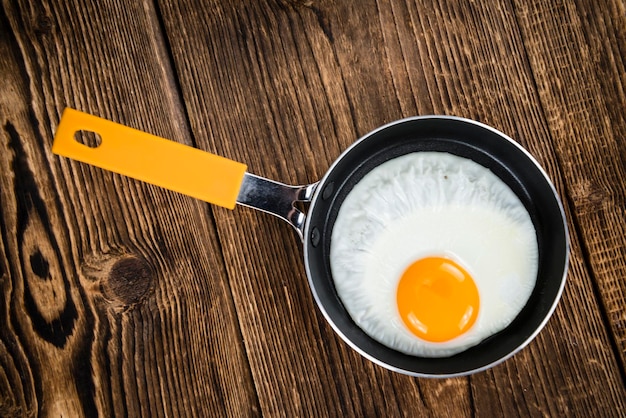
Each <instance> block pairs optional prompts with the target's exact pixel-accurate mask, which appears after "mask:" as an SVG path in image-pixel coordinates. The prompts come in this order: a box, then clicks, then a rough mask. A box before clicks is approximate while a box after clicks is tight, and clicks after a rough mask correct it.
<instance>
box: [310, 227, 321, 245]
mask: <svg viewBox="0 0 626 418" xmlns="http://www.w3.org/2000/svg"><path fill="white" fill-rule="evenodd" d="M320 238H321V235H320V230H319V229H317V227H316V226H315V227H313V230H311V244H313V246H314V247H317V246H318V244H319V243H320Z"/></svg>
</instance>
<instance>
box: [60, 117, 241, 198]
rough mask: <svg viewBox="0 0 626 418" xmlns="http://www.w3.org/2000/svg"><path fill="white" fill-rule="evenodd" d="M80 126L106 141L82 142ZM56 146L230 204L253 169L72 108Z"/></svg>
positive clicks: (82, 158)
mask: <svg viewBox="0 0 626 418" xmlns="http://www.w3.org/2000/svg"><path fill="white" fill-rule="evenodd" d="M79 131H89V132H95V133H96V134H98V135H99V136H100V139H101V142H100V144H99V145H98V146H97V147H95V148H92V147H90V146H88V145H85V144H82V143H80V142H78V141H77V140H76V133H77V132H79ZM52 152H53V153H55V154H58V155H61V156H64V157H69V158H72V159H74V160H78V161H81V162H84V163H88V164H91V165H94V166H96V167H100V168H104V169H106V170H109V171H113V172H115V173H118V174H123V175H125V176H128V177H132V178H135V179H138V180H142V181H145V182H147V183H151V184H155V185H157V186H161V187H164V188H166V189H169V190H173V191H175V192H179V193H183V194H186V195H189V196H193V197H195V198H198V199H202V200H205V201H207V202H210V203H213V204H215V205H219V206H223V207H225V208H228V209H233V208H234V207H235V204H236V203H237V195H238V194H239V189H240V188H241V183H242V181H243V176H244V174H245V172H246V169H247V167H246V165H245V164H241V163H238V162H236V161H232V160H229V159H227V158H223V157H220V156H217V155H213V154H210V153H208V152H205V151H202V150H199V149H197V148H193V147H190V146H187V145H183V144H180V143H178V142H174V141H169V140H167V139H165V138H161V137H158V136H155V135H151V134H149V133H146V132H142V131H139V130H137V129H133V128H129V127H128V126H124V125H120V124H119V123H115V122H111V121H109V120H106V119H102V118H99V117H97V116H93V115H90V114H88V113H84V112H80V111H78V110H75V109H71V108H66V109H65V111H64V112H63V116H62V117H61V122H60V123H59V126H58V128H57V132H56V135H55V137H54V144H53V145H52Z"/></svg>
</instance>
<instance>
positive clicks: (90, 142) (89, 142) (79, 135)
mask: <svg viewBox="0 0 626 418" xmlns="http://www.w3.org/2000/svg"><path fill="white" fill-rule="evenodd" d="M74 139H75V140H76V142H78V143H80V144H83V145H86V146H88V147H89V148H98V147H99V146H100V144H102V137H101V136H100V135H98V134H97V133H96V132H93V131H85V130H80V131H76V133H75V134H74Z"/></svg>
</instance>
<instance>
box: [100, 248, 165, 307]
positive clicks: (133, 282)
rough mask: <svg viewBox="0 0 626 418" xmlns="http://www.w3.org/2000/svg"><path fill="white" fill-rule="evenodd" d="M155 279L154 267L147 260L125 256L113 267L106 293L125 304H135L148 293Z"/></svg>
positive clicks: (106, 285)
mask: <svg viewBox="0 0 626 418" xmlns="http://www.w3.org/2000/svg"><path fill="white" fill-rule="evenodd" d="M153 279H154V274H153V271H152V268H151V267H150V265H149V264H148V263H147V262H146V261H145V260H143V259H141V258H139V257H135V256H128V257H124V258H122V259H120V260H118V261H116V262H115V264H114V265H113V267H112V268H111V270H110V272H109V275H108V277H107V280H106V284H105V286H104V290H105V294H106V296H107V297H109V298H111V299H114V300H117V301H119V302H120V303H122V304H123V305H126V306H128V305H134V304H137V303H139V302H141V301H142V300H143V299H144V298H145V297H146V296H147V295H148V293H149V292H150V289H151V288H152V282H153Z"/></svg>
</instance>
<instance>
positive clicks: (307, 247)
mask: <svg viewBox="0 0 626 418" xmlns="http://www.w3.org/2000/svg"><path fill="white" fill-rule="evenodd" d="M420 120H442V121H455V122H461V123H466V124H470V125H475V126H477V127H479V128H481V129H485V130H487V131H490V132H492V133H493V134H495V135H497V136H499V137H501V138H502V139H504V140H506V141H507V142H508V143H509V144H511V145H513V146H514V147H515V148H517V150H518V151H519V152H521V153H522V154H523V155H524V156H525V157H526V159H527V160H528V161H529V162H531V163H532V164H533V165H534V166H535V168H536V169H537V170H538V171H539V173H540V174H541V176H542V177H543V179H544V180H545V182H546V184H547V185H548V186H549V188H550V190H551V192H552V195H553V196H554V200H555V201H556V203H557V206H558V210H559V213H560V218H561V222H562V226H563V233H564V238H565V248H564V250H565V257H564V265H563V267H562V271H563V274H562V277H561V279H560V283H559V287H558V290H557V292H556V294H555V297H554V300H553V301H552V304H551V306H550V308H549V309H548V310H547V312H546V315H545V316H544V318H543V319H542V321H541V322H540V323H539V324H538V325H537V327H536V328H535V330H534V331H533V332H532V333H531V334H530V335H529V336H528V337H527V338H526V339H524V340H523V341H522V342H521V343H520V344H518V345H517V346H516V347H515V348H514V349H512V350H510V351H509V352H508V353H507V354H506V355H504V356H501V357H500V358H498V359H496V360H494V361H492V362H490V363H488V364H486V365H484V366H481V367H477V368H474V369H470V370H464V371H461V372H456V373H441V374H435V373H422V372H415V371H411V370H406V369H403V368H400V367H397V366H394V365H391V364H389V363H386V362H385V361H384V360H381V359H379V358H377V357H375V356H373V355H372V354H370V353H368V352H367V351H365V350H364V349H362V348H361V347H360V346H359V345H357V344H356V343H355V342H353V341H352V340H351V339H350V338H349V337H347V336H346V335H345V333H344V332H343V331H342V330H341V329H340V327H339V326H338V325H337V324H336V323H335V321H334V320H333V318H332V317H331V316H330V314H329V313H328V311H327V309H326V306H325V304H324V303H323V301H322V300H321V297H320V295H319V294H318V291H317V289H316V285H315V283H314V281H313V277H312V272H311V267H310V263H309V260H310V258H309V252H310V251H311V250H310V246H311V245H312V244H311V240H310V239H309V236H310V235H311V230H310V228H311V223H310V217H309V216H307V218H306V221H305V227H304V234H303V237H304V242H303V246H304V267H305V271H306V275H307V280H308V282H309V288H310V290H311V293H312V294H313V297H314V299H315V302H316V304H317V306H318V308H319V309H320V311H321V312H322V315H323V316H324V318H325V319H326V322H328V323H329V324H330V325H331V327H332V328H333V330H334V332H335V333H337V334H338V335H339V336H340V338H341V339H342V340H343V341H344V342H345V343H347V344H348V346H350V347H351V348H352V349H353V350H355V351H356V352H357V353H359V354H360V355H361V356H363V357H365V358H366V359H368V360H370V361H372V362H373V363H375V364H378V365H379V366H382V367H384V368H386V369H388V370H391V371H394V372H397V373H401V374H405V375H409V376H415V377H428V378H451V377H460V376H467V375H471V374H474V373H479V372H481V371H485V370H487V369H490V368H492V367H494V366H496V365H498V364H500V363H502V362H504V361H506V360H508V359H509V358H511V357H512V356H513V355H515V354H516V353H518V352H519V351H521V350H522V349H523V348H524V347H526V346H527V345H528V344H530V342H531V341H532V340H534V339H535V338H536V337H537V335H538V334H539V333H540V332H541V331H542V330H543V328H544V327H545V326H546V324H547V323H548V321H549V320H550V318H551V317H552V315H553V314H554V311H555V310H556V307H557V305H558V303H559V301H560V300H561V297H562V294H563V291H564V288H565V283H566V278H567V272H568V266H569V258H570V236H569V228H568V224H567V218H566V214H565V208H564V206H563V203H562V201H561V199H560V196H559V194H558V192H557V190H556V187H555V186H554V183H553V182H552V180H551V179H550V177H549V176H548V174H547V173H546V171H545V170H544V169H543V167H542V166H541V165H540V164H539V162H538V161H537V160H536V159H535V157H534V156H533V155H532V154H531V153H530V152H529V151H528V150H526V149H525V148H524V147H522V146H521V145H520V144H519V143H517V142H516V141H515V140H513V139H512V138H511V137H509V136H508V135H506V134H504V133H503V132H501V131H499V130H498V129H496V128H493V127H491V126H489V125H486V124H484V123H482V122H479V121H476V120H472V119H468V118H463V117H459V116H449V115H422V116H412V117H407V118H402V119H398V120H396V121H393V122H390V123H387V124H384V125H382V126H380V127H378V128H376V129H374V130H372V131H370V132H369V133H367V134H365V135H364V136H362V137H360V138H359V139H357V140H356V141H355V142H354V143H352V144H351V145H350V146H349V147H348V148H346V149H345V150H344V151H343V152H342V153H341V154H340V155H339V156H338V157H337V158H336V159H335V160H334V161H333V163H332V164H331V165H330V167H329V168H328V170H327V171H326V173H325V174H324V176H323V177H322V179H321V180H320V181H319V183H318V187H317V189H316V191H315V193H314V195H313V197H312V199H311V203H310V207H309V213H310V212H311V211H312V210H313V209H314V207H315V205H316V203H317V201H318V199H319V198H320V196H321V194H322V190H323V189H324V184H326V182H327V180H328V178H329V177H330V176H331V174H332V172H333V171H334V169H335V168H336V167H337V165H338V164H339V163H340V162H341V161H342V160H343V159H344V158H345V156H346V155H348V154H349V153H351V152H352V150H353V149H354V148H355V147H357V146H358V144H360V143H361V142H363V141H364V140H365V139H367V138H370V137H371V136H373V135H375V134H377V133H378V132H380V131H383V130H386V129H388V128H390V127H393V126H397V125H400V124H403V123H408V122H415V121H420ZM416 358H420V357H416Z"/></svg>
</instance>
